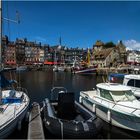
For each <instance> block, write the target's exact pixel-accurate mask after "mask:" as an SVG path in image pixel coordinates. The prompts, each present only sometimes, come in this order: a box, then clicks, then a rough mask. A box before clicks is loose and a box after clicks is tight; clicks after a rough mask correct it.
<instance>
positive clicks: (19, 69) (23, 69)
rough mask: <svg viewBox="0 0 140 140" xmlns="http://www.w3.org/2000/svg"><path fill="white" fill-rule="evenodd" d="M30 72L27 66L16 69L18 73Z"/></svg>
mask: <svg viewBox="0 0 140 140" xmlns="http://www.w3.org/2000/svg"><path fill="white" fill-rule="evenodd" d="M27 70H28V68H27V66H19V67H18V66H17V67H16V71H27Z"/></svg>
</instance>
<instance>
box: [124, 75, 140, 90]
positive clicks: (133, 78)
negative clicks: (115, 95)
mask: <svg viewBox="0 0 140 140" xmlns="http://www.w3.org/2000/svg"><path fill="white" fill-rule="evenodd" d="M123 85H126V86H131V87H136V88H140V75H133V74H131V75H130V74H129V75H125V76H124V81H123Z"/></svg>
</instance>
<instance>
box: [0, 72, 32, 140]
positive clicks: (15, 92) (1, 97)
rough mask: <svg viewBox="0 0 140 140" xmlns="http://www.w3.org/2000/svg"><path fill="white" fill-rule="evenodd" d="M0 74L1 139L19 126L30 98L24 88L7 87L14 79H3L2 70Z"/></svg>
mask: <svg viewBox="0 0 140 140" xmlns="http://www.w3.org/2000/svg"><path fill="white" fill-rule="evenodd" d="M0 76H1V78H0V84H1V90H0V139H2V138H6V137H7V136H9V135H10V134H11V133H12V132H13V131H14V130H15V129H16V128H17V127H19V126H21V122H22V120H23V119H24V117H25V115H26V113H27V111H28V108H29V102H30V100H29V97H28V95H27V90H26V89H24V88H21V87H18V88H16V89H14V88H13V87H12V86H11V87H9V85H10V84H11V83H12V82H14V81H9V80H7V79H5V77H4V75H3V74H2V72H0ZM6 85H7V86H6Z"/></svg>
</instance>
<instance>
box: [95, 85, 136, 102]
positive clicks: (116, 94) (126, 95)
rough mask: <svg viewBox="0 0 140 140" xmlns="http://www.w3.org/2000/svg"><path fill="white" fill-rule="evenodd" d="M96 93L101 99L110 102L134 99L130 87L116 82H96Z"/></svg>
mask: <svg viewBox="0 0 140 140" xmlns="http://www.w3.org/2000/svg"><path fill="white" fill-rule="evenodd" d="M97 95H98V96H99V97H100V98H102V99H103V100H108V101H111V102H121V101H133V100H135V99H136V98H135V96H134V93H133V92H132V91H131V88H130V87H127V86H124V85H121V84H118V83H100V84H97Z"/></svg>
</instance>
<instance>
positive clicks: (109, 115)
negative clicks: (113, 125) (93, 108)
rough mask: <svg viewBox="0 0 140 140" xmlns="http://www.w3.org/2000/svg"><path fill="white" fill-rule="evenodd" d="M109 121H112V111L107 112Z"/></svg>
mask: <svg viewBox="0 0 140 140" xmlns="http://www.w3.org/2000/svg"><path fill="white" fill-rule="evenodd" d="M107 120H108V121H109V122H110V121H111V112H110V110H108V111H107Z"/></svg>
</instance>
